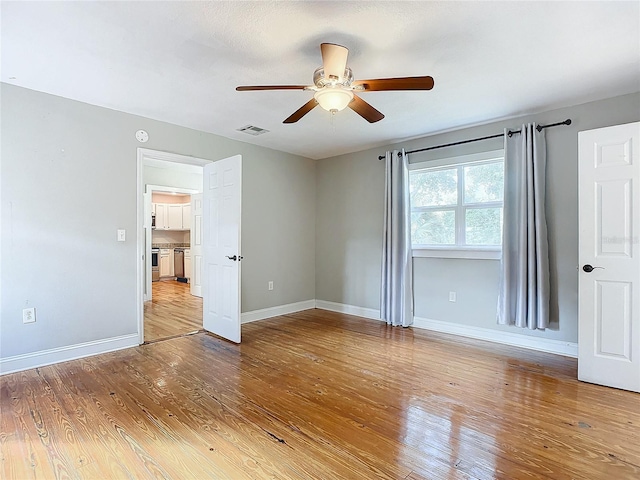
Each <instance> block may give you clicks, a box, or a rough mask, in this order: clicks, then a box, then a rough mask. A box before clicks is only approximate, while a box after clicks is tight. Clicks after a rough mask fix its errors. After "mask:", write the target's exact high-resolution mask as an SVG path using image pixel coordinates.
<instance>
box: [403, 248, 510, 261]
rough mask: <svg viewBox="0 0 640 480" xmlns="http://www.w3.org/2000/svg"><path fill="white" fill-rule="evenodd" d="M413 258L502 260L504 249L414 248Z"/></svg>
mask: <svg viewBox="0 0 640 480" xmlns="http://www.w3.org/2000/svg"><path fill="white" fill-rule="evenodd" d="M412 256H413V258H469V259H475V260H500V258H501V257H502V250H501V249H496V248H414V249H412Z"/></svg>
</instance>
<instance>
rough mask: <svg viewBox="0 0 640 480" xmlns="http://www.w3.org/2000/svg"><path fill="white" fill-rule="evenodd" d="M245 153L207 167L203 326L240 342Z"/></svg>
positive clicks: (204, 212)
mask: <svg viewBox="0 0 640 480" xmlns="http://www.w3.org/2000/svg"><path fill="white" fill-rule="evenodd" d="M241 194H242V156H240V155H236V156H233V157H230V158H225V159H223V160H219V161H217V162H214V163H210V164H208V165H205V167H204V191H203V218H204V225H203V226H204V235H203V254H204V275H203V278H202V280H203V283H202V286H203V293H204V295H203V304H202V309H203V317H204V318H203V326H204V329H205V330H207V331H209V332H211V333H215V334H216V335H219V336H221V337H224V338H226V339H228V340H231V341H232V342H236V343H240V260H241V259H242V257H241V256H240V255H241V252H240V212H241Z"/></svg>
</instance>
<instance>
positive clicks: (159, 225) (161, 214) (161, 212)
mask: <svg viewBox="0 0 640 480" xmlns="http://www.w3.org/2000/svg"><path fill="white" fill-rule="evenodd" d="M153 205H155V210H156V230H166V228H167V227H166V225H167V206H166V205H165V204H164V203H154V204H153Z"/></svg>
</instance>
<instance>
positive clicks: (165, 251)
mask: <svg viewBox="0 0 640 480" xmlns="http://www.w3.org/2000/svg"><path fill="white" fill-rule="evenodd" d="M159 263H160V277H173V249H172V248H161V249H160V260H159Z"/></svg>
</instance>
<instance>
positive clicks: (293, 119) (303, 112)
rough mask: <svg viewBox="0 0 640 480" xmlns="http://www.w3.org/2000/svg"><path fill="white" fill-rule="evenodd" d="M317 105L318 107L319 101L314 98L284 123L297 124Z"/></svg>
mask: <svg viewBox="0 0 640 480" xmlns="http://www.w3.org/2000/svg"><path fill="white" fill-rule="evenodd" d="M316 105H318V101H317V100H316V99H315V98H312V99H311V100H309V101H308V102H307V103H305V104H304V105H303V106H301V107H300V108H299V109H298V110H296V111H295V112H293V113H292V114H291V116H290V117H289V118H287V119H286V120H285V121H284V122H282V123H296V122H297V121H298V120H300V119H301V118H302V117H304V116H305V115H306V114H307V113H309V112H310V111H311V110H313V109H314V108H315V106H316Z"/></svg>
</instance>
